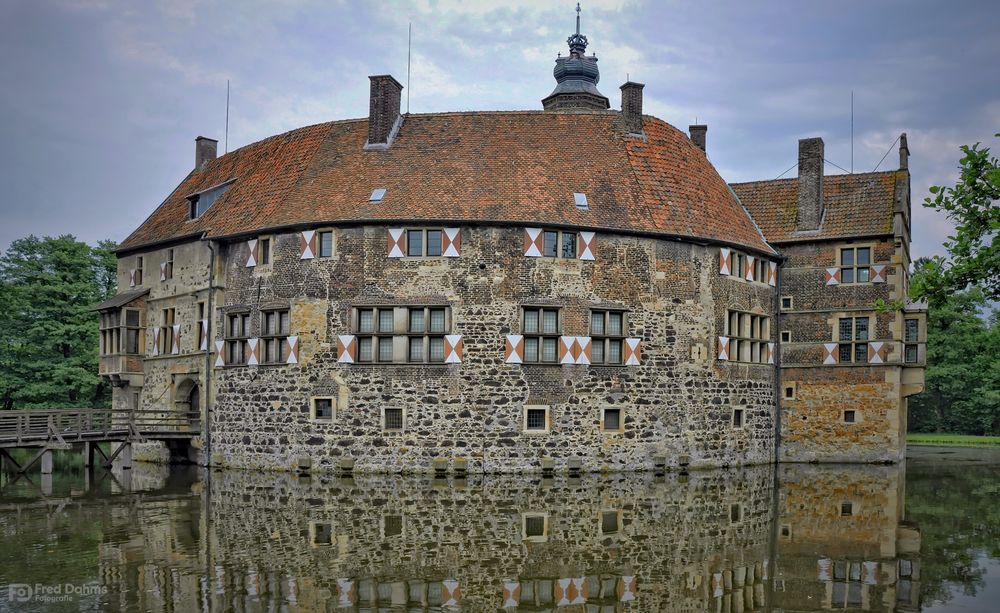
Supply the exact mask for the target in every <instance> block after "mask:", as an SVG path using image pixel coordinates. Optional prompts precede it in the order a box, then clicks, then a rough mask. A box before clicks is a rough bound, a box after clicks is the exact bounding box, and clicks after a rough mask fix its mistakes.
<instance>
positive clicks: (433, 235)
mask: <svg viewBox="0 0 1000 613" xmlns="http://www.w3.org/2000/svg"><path fill="white" fill-rule="evenodd" d="M441 242H442V241H441V230H407V231H406V255H408V256H410V257H420V256H427V257H434V256H439V255H441Z"/></svg>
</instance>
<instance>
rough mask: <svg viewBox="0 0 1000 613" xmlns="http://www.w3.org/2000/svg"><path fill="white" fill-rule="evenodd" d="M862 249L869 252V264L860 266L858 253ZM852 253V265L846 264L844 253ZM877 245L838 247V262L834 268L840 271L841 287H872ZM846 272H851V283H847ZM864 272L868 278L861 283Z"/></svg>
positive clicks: (860, 244) (858, 244) (859, 244)
mask: <svg viewBox="0 0 1000 613" xmlns="http://www.w3.org/2000/svg"><path fill="white" fill-rule="evenodd" d="M862 249H867V250H868V263H867V264H864V265H862V264H859V263H858V252H859V251H860V250H862ZM846 251H849V252H851V254H852V255H851V259H852V260H853V263H852V264H844V252H846ZM874 256H875V243H857V244H853V243H852V244H848V245H839V246H837V254H836V258H835V259H836V262H835V263H834V266H836V267H837V268H839V269H840V285H871V282H872V280H871V267H872V265H873V264H874V261H875V257H874ZM845 271H849V272H850V278H851V280H850V281H845V280H844V279H845V277H844V273H845ZM862 271H863V272H864V276H865V277H867V279H865V280H864V281H859V279H860V278H861V276H862V274H861V273H862Z"/></svg>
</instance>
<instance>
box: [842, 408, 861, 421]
mask: <svg viewBox="0 0 1000 613" xmlns="http://www.w3.org/2000/svg"><path fill="white" fill-rule="evenodd" d="M857 421H858V415H857V412H856V411H854V410H853V409H847V410H846V411H844V423H845V424H853V423H855V422H857Z"/></svg>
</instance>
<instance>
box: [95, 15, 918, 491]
mask: <svg viewBox="0 0 1000 613" xmlns="http://www.w3.org/2000/svg"><path fill="white" fill-rule="evenodd" d="M568 42H569V47H570V53H569V55H568V56H567V57H560V58H559V59H557V60H556V66H555V70H554V77H555V79H556V87H555V89H554V90H553V91H552V93H551V94H550V95H549V96H547V97H546V98H545V99H544V100H543V101H542V104H543V108H544V110H541V111H503V112H461V113H427V114H409V113H407V114H401V113H400V99H401V92H402V89H403V88H402V86H401V85H400V83H399V82H398V81H396V79H394V78H393V77H391V76H388V75H380V76H372V77H370V81H371V98H370V106H369V116H368V117H367V118H364V119H354V120H342V121H332V122H328V123H322V124H318V125H313V126H307V127H304V128H300V129H296V130H292V131H290V132H287V133H285V134H279V135H277V136H273V137H270V138H267V139H265V140H262V141H260V142H257V143H253V144H251V145H247V146H245V147H242V148H240V149H237V150H235V151H233V152H230V153H227V154H226V155H223V156H222V157H217V155H216V141H214V140H212V139H208V138H204V137H198V138H197V139H196V148H195V149H196V150H195V166H194V169H193V170H192V171H191V172H190V173H189V174H188V176H187V177H185V178H184V179H183V180H182V181H181V183H180V184H179V185H178V186H177V188H176V189H175V190H174V191H173V192H172V193H171V194H170V195H168V196H167V198H166V199H165V200H164V201H163V203H162V204H160V206H159V207H157V208H156V210H155V211H154V212H153V213H152V214H151V215H150V216H149V218H148V219H147V220H146V221H145V222H144V223H143V224H142V225H141V226H140V227H139V228H138V229H136V230H135V231H134V232H133V233H132V234H131V235H130V236H129V237H128V238H126V239H125V241H124V242H122V243H121V245H120V246H119V250H118V262H119V269H118V282H119V287H120V288H122V291H121V292H120V293H119V294H118V295H117V296H115V297H114V298H113V299H111V300H109V301H108V302H106V303H104V304H102V305H100V306H99V307H98V310H99V311H100V319H101V339H102V340H101V374H102V376H105V377H107V378H108V379H109V380H110V381H111V382H112V383H113V384H114V385H115V388H114V400H113V402H114V406H115V407H116V408H120V409H122V410H123V411H124V410H127V409H141V410H144V411H150V412H155V413H157V414H162V415H163V416H164V419H165V420H169V419H170V418H171V416H173V417H176V416H178V415H188V416H190V417H191V419H190V421H189V422H188V423H186V424H184V423H182V424H181V425H180V426H178V427H181V428H184V427H187V428H190V429H191V434H192V439H191V444H192V447H193V449H194V450H195V452H196V453H197V455H198V459H199V461H201V462H204V463H211V464H213V465H220V466H239V467H256V468H274V469H294V468H296V467H302V466H305V465H310V466H311V467H314V468H319V469H323V468H329V469H336V468H338V467H345V466H351V467H353V469H354V470H355V471H358V472H365V471H370V472H377V471H400V472H410V471H416V472H422V471H432V470H438V471H440V470H467V471H475V472H522V471H541V470H545V469H554V470H565V469H570V470H573V469H579V470H584V471H587V470H644V469H656V468H670V467H702V466H725V465H736V464H759V463H769V462H774V461H776V460H788V461H844V460H854V461H857V460H862V461H897V460H900V459H901V458H902V454H903V452H904V446H905V438H904V433H905V426H906V396H908V395H910V394H913V393H916V392H918V391H919V390H920V389H921V385H922V372H923V370H922V367H923V362H924V329H925V325H924V321H925V319H924V317H925V311H924V310H922V308H921V307H920V306H919V305H912V304H910V303H907V302H906V301H905V295H906V288H907V274H908V273H907V271H908V268H909V263H910V255H909V241H910V196H909V172H908V170H907V163H906V161H907V156H908V151H907V148H906V140H905V135H904V137H903V138H902V139H901V146H900V168H899V169H898V170H896V171H891V172H882V173H866V174H852V175H835V176H824V173H823V166H824V163H823V143H822V141H821V140H819V139H806V140H803V141H800V143H799V176H798V178H797V179H788V180H777V181H763V182H756V183H743V184H735V185H731V186H730V185H727V183H726V182H725V181H724V180H723V179H722V177H720V176H719V174H718V172H717V171H716V170H715V168H714V167H713V166H712V164H711V163H710V162H709V161H708V159H707V157H706V155H705V149H706V132H707V127H706V126H691V127H690V130H689V133H687V134H686V133H684V132H682V131H680V130H678V129H677V128H675V127H673V126H672V125H670V124H668V123H666V122H665V121H663V120H661V119H658V118H656V117H652V116H649V115H644V114H643V112H642V97H643V94H642V91H643V85H642V84H640V83H634V82H628V83H625V84H624V85H622V86H621V88H620V89H621V109H620V110H612V109H609V101H608V98H607V97H605V96H604V95H603V94H601V92H600V91H599V90H598V89H597V85H598V82H599V70H598V67H597V58H596V57H595V56H593V55H591V56H588V55H586V47H587V44H588V41H587V38H586V37H585V36H584V35H582V34H580V29H579V21H578V22H577V31H576V33H575V34H573V35H572V36H571V37H570V38H569V39H568ZM171 423H173V422H171ZM149 453H153V454H154V455H155V454H156V453H160V454H162V453H165V452H164V451H163V450H149Z"/></svg>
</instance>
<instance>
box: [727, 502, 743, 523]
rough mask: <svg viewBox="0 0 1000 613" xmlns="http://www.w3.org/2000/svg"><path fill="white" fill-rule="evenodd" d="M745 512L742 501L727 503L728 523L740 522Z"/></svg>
mask: <svg viewBox="0 0 1000 613" xmlns="http://www.w3.org/2000/svg"><path fill="white" fill-rule="evenodd" d="M744 516H745V513H744V509H743V503H742V502H733V503H730V504H729V515H728V517H729V523H730V524H742V523H743V519H744Z"/></svg>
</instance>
